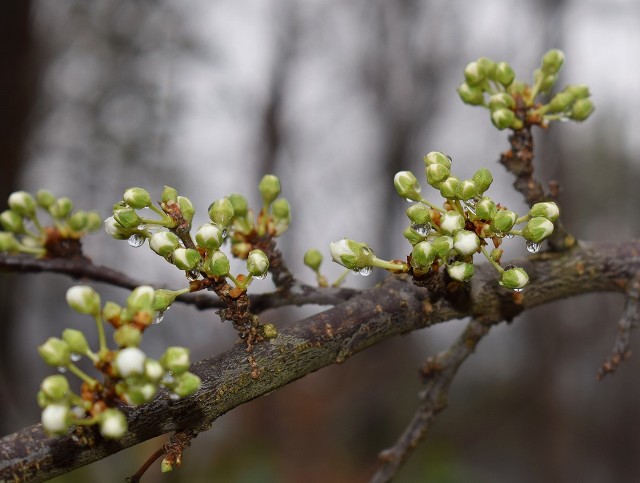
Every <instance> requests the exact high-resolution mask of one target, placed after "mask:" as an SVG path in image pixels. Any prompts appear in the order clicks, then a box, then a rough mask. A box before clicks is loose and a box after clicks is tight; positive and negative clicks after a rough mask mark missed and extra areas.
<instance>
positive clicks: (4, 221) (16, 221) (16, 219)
mask: <svg viewBox="0 0 640 483" xmlns="http://www.w3.org/2000/svg"><path fill="white" fill-rule="evenodd" d="M0 225H2V228H4V229H5V230H6V231H9V232H11V233H24V222H23V220H22V216H20V215H19V214H18V213H17V212H15V211H13V210H5V211H3V212H2V214H0Z"/></svg>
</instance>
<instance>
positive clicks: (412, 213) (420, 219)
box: [406, 203, 431, 225]
mask: <svg viewBox="0 0 640 483" xmlns="http://www.w3.org/2000/svg"><path fill="white" fill-rule="evenodd" d="M406 213H407V216H408V217H409V219H410V220H411V221H412V222H413V223H415V224H418V225H426V224H428V223H429V222H430V221H431V210H430V209H429V208H427V207H426V206H425V205H423V204H422V203H417V204H415V205H411V206H410V207H409V208H407V211H406Z"/></svg>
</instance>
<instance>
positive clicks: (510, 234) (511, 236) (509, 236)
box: [504, 233, 513, 240]
mask: <svg viewBox="0 0 640 483" xmlns="http://www.w3.org/2000/svg"><path fill="white" fill-rule="evenodd" d="M504 237H505V238H508V239H509V240H511V239H512V238H513V233H507V234H506V235H505V236H504Z"/></svg>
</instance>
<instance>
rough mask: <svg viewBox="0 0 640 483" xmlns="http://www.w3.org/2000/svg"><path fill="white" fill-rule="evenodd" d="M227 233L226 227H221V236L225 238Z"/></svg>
mask: <svg viewBox="0 0 640 483" xmlns="http://www.w3.org/2000/svg"><path fill="white" fill-rule="evenodd" d="M227 234H228V231H227V229H226V228H225V229H223V230H222V238H227Z"/></svg>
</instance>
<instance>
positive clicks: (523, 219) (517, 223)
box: [514, 213, 530, 225]
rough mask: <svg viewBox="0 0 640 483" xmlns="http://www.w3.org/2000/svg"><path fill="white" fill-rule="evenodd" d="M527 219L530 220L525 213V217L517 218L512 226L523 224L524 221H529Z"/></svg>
mask: <svg viewBox="0 0 640 483" xmlns="http://www.w3.org/2000/svg"><path fill="white" fill-rule="evenodd" d="M529 218H530V216H529V213H527V214H526V215H524V216H521V217H520V218H518V219H517V220H516V222H515V223H514V225H519V224H520V223H524V222H525V221H529Z"/></svg>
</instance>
